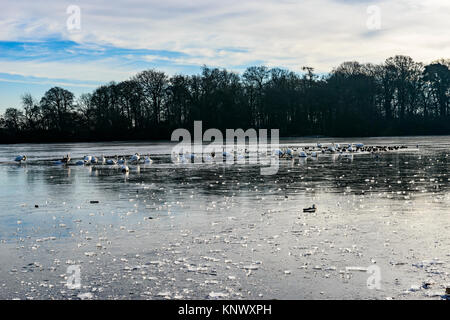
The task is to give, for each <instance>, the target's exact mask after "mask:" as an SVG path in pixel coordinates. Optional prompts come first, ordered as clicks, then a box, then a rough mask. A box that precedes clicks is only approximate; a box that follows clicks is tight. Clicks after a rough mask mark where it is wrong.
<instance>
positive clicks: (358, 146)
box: [355, 143, 364, 149]
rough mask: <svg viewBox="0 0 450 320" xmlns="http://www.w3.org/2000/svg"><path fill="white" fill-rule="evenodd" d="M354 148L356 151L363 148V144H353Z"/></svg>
mask: <svg viewBox="0 0 450 320" xmlns="http://www.w3.org/2000/svg"><path fill="white" fill-rule="evenodd" d="M355 147H357V148H358V149H361V148H364V143H355Z"/></svg>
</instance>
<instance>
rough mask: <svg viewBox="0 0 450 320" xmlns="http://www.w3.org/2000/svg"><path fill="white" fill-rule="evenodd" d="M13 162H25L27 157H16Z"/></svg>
mask: <svg viewBox="0 0 450 320" xmlns="http://www.w3.org/2000/svg"><path fill="white" fill-rule="evenodd" d="M14 161H16V162H19V163H21V162H25V161H27V156H25V155H22V156H17V157H16V158H15V159H14Z"/></svg>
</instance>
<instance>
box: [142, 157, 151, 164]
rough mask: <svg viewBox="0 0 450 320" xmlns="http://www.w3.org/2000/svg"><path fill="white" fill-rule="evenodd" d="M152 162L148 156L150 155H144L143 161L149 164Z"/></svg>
mask: <svg viewBox="0 0 450 320" xmlns="http://www.w3.org/2000/svg"><path fill="white" fill-rule="evenodd" d="M152 162H153V160H152V159H151V158H150V156H145V159H144V163H146V164H150V163H152Z"/></svg>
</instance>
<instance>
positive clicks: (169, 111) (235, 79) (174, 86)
mask: <svg viewBox="0 0 450 320" xmlns="http://www.w3.org/2000/svg"><path fill="white" fill-rule="evenodd" d="M449 67H450V60H439V61H436V62H433V63H431V64H429V65H424V64H422V63H419V62H415V61H413V60H412V59H411V58H410V57H407V56H395V57H392V58H389V59H387V60H386V61H385V62H384V63H383V64H380V65H375V64H360V63H358V62H345V63H343V64H341V65H340V66H338V67H337V68H335V69H334V70H332V71H331V72H330V73H329V74H327V75H325V76H318V75H317V74H314V70H313V69H312V68H309V67H304V68H302V70H303V72H302V73H295V72H292V71H289V70H285V69H279V68H274V69H269V68H267V67H264V66H260V67H250V68H248V69H247V70H246V71H245V72H244V73H243V74H242V75H239V74H236V73H233V72H229V71H227V70H220V69H212V68H207V67H203V69H202V72H201V74H198V75H192V76H188V75H174V76H172V77H168V76H167V75H166V74H165V73H164V72H159V71H155V70H146V71H142V72H140V73H139V74H137V75H135V76H134V77H132V78H130V79H129V80H126V81H123V82H120V83H115V82H111V83H110V84H108V85H103V86H101V87H99V88H97V89H95V90H94V92H92V93H88V94H83V95H81V96H80V97H79V98H78V99H76V98H75V96H74V95H73V93H71V92H70V91H67V90H65V89H63V88H59V87H54V88H51V89H50V90H48V91H47V92H46V93H45V94H44V96H43V97H42V98H40V100H39V99H35V98H34V97H32V96H31V95H30V94H25V95H23V97H22V102H23V109H21V110H19V109H16V108H9V109H7V110H6V111H5V113H4V114H3V115H1V116H0V133H1V134H0V143H12V142H44V141H97V140H127V139H133V140H136V139H169V138H170V135H171V133H172V131H173V130H174V129H176V128H187V129H191V128H192V126H193V122H194V120H202V121H203V128H204V129H207V128H218V129H221V130H225V129H226V128H231V129H236V128H243V129H247V128H256V129H258V128H267V129H272V128H273V129H280V135H281V136H305V135H308V136H311V135H325V136H377V135H378V136H379V135H423V134H450V105H449V102H450V70H449Z"/></svg>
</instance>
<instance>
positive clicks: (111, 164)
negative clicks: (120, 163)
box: [106, 157, 117, 166]
mask: <svg viewBox="0 0 450 320" xmlns="http://www.w3.org/2000/svg"><path fill="white" fill-rule="evenodd" d="M106 164H108V165H110V166H114V165H116V164H117V157H116V159H108V160H106Z"/></svg>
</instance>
